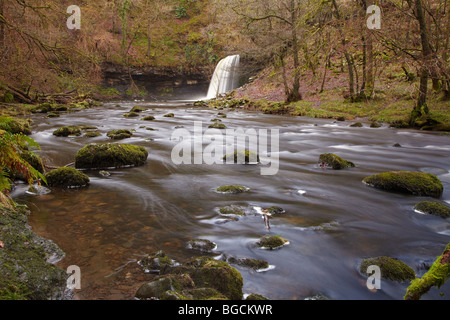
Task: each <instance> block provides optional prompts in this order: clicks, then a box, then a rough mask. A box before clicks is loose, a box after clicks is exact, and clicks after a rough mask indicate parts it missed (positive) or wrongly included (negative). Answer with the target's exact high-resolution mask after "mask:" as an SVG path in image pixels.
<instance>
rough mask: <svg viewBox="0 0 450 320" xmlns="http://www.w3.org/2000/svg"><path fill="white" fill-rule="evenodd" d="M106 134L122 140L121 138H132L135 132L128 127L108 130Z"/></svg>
mask: <svg viewBox="0 0 450 320" xmlns="http://www.w3.org/2000/svg"><path fill="white" fill-rule="evenodd" d="M106 135H107V136H108V137H109V138H111V139H114V140H121V139H126V138H131V136H132V135H133V133H132V132H131V131H130V130H127V129H116V130H111V131H108V133H107V134H106Z"/></svg>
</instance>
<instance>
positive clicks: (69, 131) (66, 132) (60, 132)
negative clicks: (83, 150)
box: [53, 126, 81, 137]
mask: <svg viewBox="0 0 450 320" xmlns="http://www.w3.org/2000/svg"><path fill="white" fill-rule="evenodd" d="M53 135H54V136H57V137H68V136H80V135H81V128H80V127H74V126H66V127H61V128H59V129H57V130H55V131H53Z"/></svg>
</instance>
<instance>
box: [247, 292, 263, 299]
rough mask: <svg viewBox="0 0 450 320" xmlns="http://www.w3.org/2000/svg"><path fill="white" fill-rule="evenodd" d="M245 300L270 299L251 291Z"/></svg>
mask: <svg viewBox="0 0 450 320" xmlns="http://www.w3.org/2000/svg"><path fill="white" fill-rule="evenodd" d="M245 300H269V299H268V298H266V297H264V296H262V295H260V294H257V293H251V294H249V295H248V296H247V298H245Z"/></svg>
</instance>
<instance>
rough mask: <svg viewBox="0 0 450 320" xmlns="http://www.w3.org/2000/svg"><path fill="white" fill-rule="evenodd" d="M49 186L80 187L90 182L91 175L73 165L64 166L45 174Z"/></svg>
mask: <svg viewBox="0 0 450 320" xmlns="http://www.w3.org/2000/svg"><path fill="white" fill-rule="evenodd" d="M44 177H45V180H46V181H47V185H48V186H49V187H58V188H80V187H85V186H87V185H88V184H89V177H88V176H87V175H86V174H84V173H83V172H80V171H78V170H77V169H75V168H72V167H62V168H58V169H54V170H51V171H49V172H47V173H46V174H45V176H44Z"/></svg>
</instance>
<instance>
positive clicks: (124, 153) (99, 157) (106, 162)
mask: <svg viewBox="0 0 450 320" xmlns="http://www.w3.org/2000/svg"><path fill="white" fill-rule="evenodd" d="M147 157H148V151H147V150H146V149H145V148H144V147H142V146H135V145H131V144H123V143H90V144H88V145H86V146H85V147H83V148H81V149H80V150H79V151H78V152H77V154H76V155H75V168H78V169H107V168H122V167H127V166H140V165H143V164H144V163H145V162H146V161H147Z"/></svg>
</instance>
